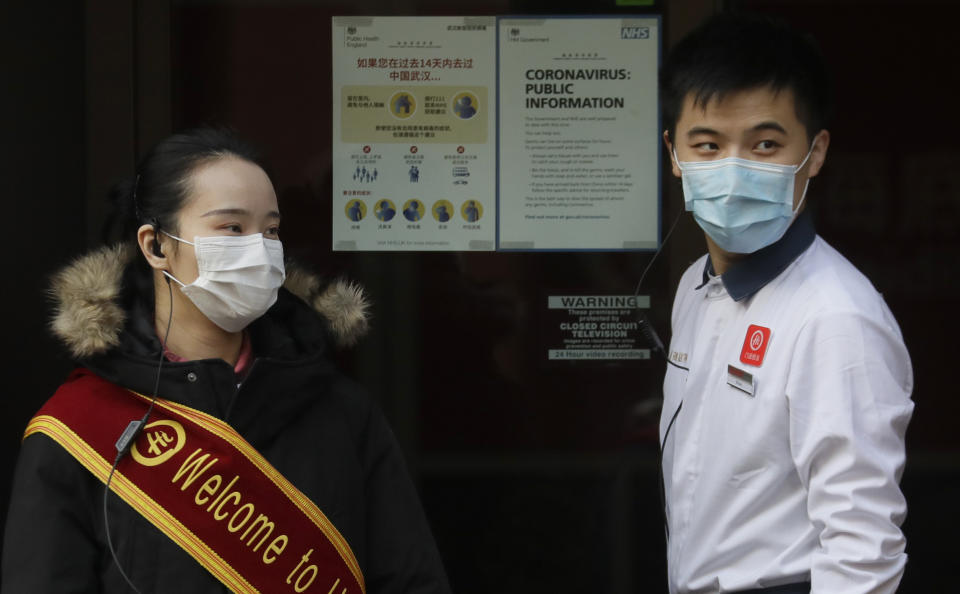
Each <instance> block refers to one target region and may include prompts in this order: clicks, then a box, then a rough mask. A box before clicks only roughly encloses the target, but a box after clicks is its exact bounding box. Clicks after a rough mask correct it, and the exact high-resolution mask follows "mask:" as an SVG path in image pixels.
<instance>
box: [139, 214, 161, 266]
mask: <svg viewBox="0 0 960 594" xmlns="http://www.w3.org/2000/svg"><path fill="white" fill-rule="evenodd" d="M162 242H163V238H162V237H161V236H160V234H159V233H157V228H156V226H155V225H151V224H147V225H141V226H140V228H139V229H137V245H138V246H139V247H140V253H142V254H143V257H144V258H146V259H147V264H149V265H150V267H151V268H153V269H154V270H167V269H168V268H169V266H168V264H167V257H166V255H165V251H164V249H163V248H164V245H163V243H162Z"/></svg>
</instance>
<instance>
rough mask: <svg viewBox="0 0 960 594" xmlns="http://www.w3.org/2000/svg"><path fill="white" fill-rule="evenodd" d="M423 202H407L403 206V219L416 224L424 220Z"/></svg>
mask: <svg viewBox="0 0 960 594" xmlns="http://www.w3.org/2000/svg"><path fill="white" fill-rule="evenodd" d="M424 210H425V209H424V208H423V202H421V201H420V200H415V199H414V200H407V202H406V203H405V204H404V205H403V217H404V218H405V219H407V220H408V221H410V222H411V223H416V222H417V221H419V220H420V219H422V218H423V211H424Z"/></svg>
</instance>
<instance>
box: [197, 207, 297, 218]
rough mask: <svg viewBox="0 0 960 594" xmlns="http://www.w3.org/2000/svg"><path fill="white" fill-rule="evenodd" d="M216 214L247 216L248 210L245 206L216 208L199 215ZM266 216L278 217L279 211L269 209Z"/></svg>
mask: <svg viewBox="0 0 960 594" xmlns="http://www.w3.org/2000/svg"><path fill="white" fill-rule="evenodd" d="M216 215H236V216H249V215H250V211H249V210H247V209H245V208H217V209H214V210H211V211H207V212H205V213H203V214H202V215H200V216H201V217H212V216H216ZM267 218H270V219H279V218H280V212H279V211H276V210H271V211H270V212H268V213H267Z"/></svg>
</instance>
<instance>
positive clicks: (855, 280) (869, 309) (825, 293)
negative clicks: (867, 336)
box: [778, 236, 896, 326]
mask: <svg viewBox="0 0 960 594" xmlns="http://www.w3.org/2000/svg"><path fill="white" fill-rule="evenodd" d="M778 285H779V290H781V291H783V292H785V293H786V294H788V295H790V297H789V299H790V300H791V306H790V309H791V310H792V311H793V312H794V313H795V314H796V315H797V316H798V317H800V318H802V319H806V320H807V321H808V322H809V321H814V320H817V319H819V320H827V319H835V318H836V317H837V316H839V317H845V316H853V317H855V318H859V319H870V320H873V321H874V322H882V323H883V324H884V325H890V326H894V325H896V322H895V320H894V319H893V314H892V313H891V312H890V309H889V307H888V306H887V303H886V301H885V300H884V298H883V295H881V294H880V293H879V292H878V291H877V289H876V288H875V287H874V285H873V283H872V282H871V281H870V279H869V278H867V276H866V275H865V274H863V273H862V272H861V271H860V270H859V269H857V267H856V266H855V265H854V264H853V263H851V262H850V261H849V260H848V259H847V258H846V257H844V256H843V254H841V253H840V252H839V251H837V250H836V249H835V248H833V247H832V246H831V245H830V244H829V243H827V242H826V241H825V240H824V239H823V238H821V237H820V236H817V238H816V240H815V241H814V242H813V244H812V245H811V246H810V248H808V250H807V251H806V252H804V254H803V255H802V256H801V257H800V258H798V259H797V262H796V264H795V266H793V267H791V269H789V270H788V271H787V273H786V275H785V278H784V281H783V282H782V283H778Z"/></svg>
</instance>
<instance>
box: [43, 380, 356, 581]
mask: <svg viewBox="0 0 960 594" xmlns="http://www.w3.org/2000/svg"><path fill="white" fill-rule="evenodd" d="M149 401H150V399H149V398H147V397H146V396H143V395H140V394H136V393H134V392H130V391H127V390H125V389H123V388H120V387H118V386H115V385H113V384H111V383H109V382H107V381H106V380H103V379H101V378H99V377H97V376H96V375H93V374H92V373H90V372H89V371H87V370H78V371H77V372H74V374H73V375H72V376H71V378H70V380H68V381H67V383H65V384H64V385H63V386H62V387H61V388H60V389H59V390H58V391H57V393H56V394H54V396H53V397H52V398H51V399H50V400H49V401H48V402H47V403H46V404H45V405H44V406H43V408H42V409H40V411H39V412H38V413H37V416H35V417H34V418H33V420H31V421H30V424H29V425H28V426H27V430H26V433H25V435H24V438H26V437H27V436H29V435H31V434H33V433H43V434H45V435H48V436H49V437H51V438H52V439H53V440H54V441H56V442H57V443H59V444H60V445H61V446H63V448H64V449H66V450H67V451H68V452H70V454H72V455H73V456H74V457H75V458H76V459H77V460H78V461H79V462H80V463H81V464H83V465H84V466H85V467H86V468H87V469H88V470H90V472H92V473H93V474H94V476H96V477H97V478H99V479H100V480H101V481H103V482H106V480H107V476H108V475H109V474H110V468H111V466H112V465H113V460H114V459H115V457H116V448H115V446H114V444H115V442H116V440H117V438H118V437H119V436H120V433H121V432H122V431H123V428H124V427H126V426H127V423H128V422H129V421H131V420H134V419H139V418H142V417H143V414H144V413H145V412H146V407H147V406H148V404H149ZM110 489H111V490H112V491H113V492H114V493H116V494H117V495H118V496H119V497H120V498H121V499H123V500H124V501H126V502H127V503H129V504H130V505H131V506H132V507H133V508H134V509H135V510H137V512H139V513H140V514H141V515H143V517H145V518H146V519H147V520H149V521H150V522H151V523H152V524H153V525H154V526H156V527H157V528H159V529H160V531H162V532H163V533H164V534H166V535H167V536H168V537H169V538H170V539H171V540H173V541H174V542H175V543H177V544H178V545H180V546H181V547H182V548H183V549H184V550H185V551H187V553H189V554H190V555H191V556H192V557H193V558H194V559H196V560H197V562H198V563H200V564H201V565H203V566H204V567H205V568H206V569H207V570H208V571H210V573H212V574H213V575H214V576H215V577H216V578H217V579H218V580H220V581H221V582H222V583H223V584H224V585H225V586H227V587H228V588H230V589H231V590H232V591H234V592H310V593H318V594H363V593H364V592H365V591H366V590H365V587H364V582H363V575H362V574H361V572H360V566H359V565H358V564H357V560H356V558H355V557H354V555H353V552H352V551H351V550H350V547H349V545H348V544H347V542H346V540H344V538H343V536H341V535H340V533H339V532H338V531H337V529H336V528H335V527H334V526H333V524H331V523H330V520H328V519H327V517H326V516H325V515H324V514H323V512H321V511H320V509H319V508H318V507H317V506H316V505H314V503H313V502H312V501H310V500H309V499H308V498H307V497H306V496H304V495H303V493H301V492H300V491H298V490H297V488H296V487H294V486H293V485H292V484H291V483H290V482H289V481H287V480H286V479H285V478H284V477H283V476H282V475H281V474H280V473H279V472H277V470H276V469H275V468H273V466H271V465H270V464H269V463H268V462H267V461H266V460H264V458H263V457H262V456H261V455H260V454H259V452H257V451H256V450H255V449H254V448H253V447H252V446H251V445H250V444H248V443H247V442H246V441H245V440H244V439H243V438H242V437H241V436H240V434H238V433H237V432H236V431H235V430H234V429H233V428H232V427H230V426H229V425H227V424H226V423H224V422H223V421H221V420H219V419H217V418H215V417H211V416H210V415H207V414H204V413H202V412H200V411H197V410H194V409H192V408H189V407H187V406H183V405H181V404H176V403H173V402H169V401H166V400H157V403H156V406H155V407H154V409H153V412H152V413H151V415H150V419H149V421H148V422H147V425H146V427H145V428H144V430H143V431H142V432H141V433H140V435H139V436H138V437H137V439H136V440H135V442H134V444H133V446H132V447H131V450H130V453H129V454H128V455H127V456H125V457H124V458H123V459H122V460H121V461H120V464H119V465H118V467H117V470H116V472H114V475H113V478H112V479H111V481H110Z"/></svg>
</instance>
